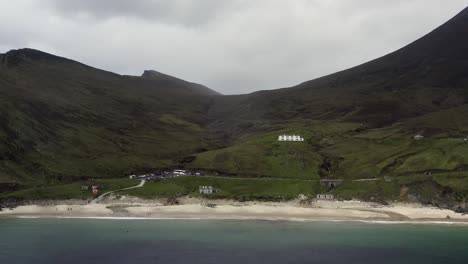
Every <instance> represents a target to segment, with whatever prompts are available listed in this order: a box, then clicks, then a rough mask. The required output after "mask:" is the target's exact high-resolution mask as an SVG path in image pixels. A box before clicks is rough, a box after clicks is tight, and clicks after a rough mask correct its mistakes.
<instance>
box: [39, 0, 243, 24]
mask: <svg viewBox="0 0 468 264" xmlns="http://www.w3.org/2000/svg"><path fill="white" fill-rule="evenodd" d="M47 1H49V4H51V6H52V7H53V8H55V9H56V10H57V11H58V12H59V14H62V15H64V16H66V17H69V16H72V17H77V16H80V15H88V16H91V17H92V18H94V19H97V20H102V19H111V18H115V17H133V18H138V19H145V20H153V21H161V22H164V23H169V24H181V25H183V26H188V27H193V26H198V25H202V24H205V23H208V22H210V21H212V20H213V19H215V18H217V17H218V16H219V15H222V14H223V13H224V12H226V11H232V8H235V7H236V5H235V1H220V0H200V1H193V0H170V1H167V0H138V1H130V0H99V1H97V0H81V1H64V0H47Z"/></svg>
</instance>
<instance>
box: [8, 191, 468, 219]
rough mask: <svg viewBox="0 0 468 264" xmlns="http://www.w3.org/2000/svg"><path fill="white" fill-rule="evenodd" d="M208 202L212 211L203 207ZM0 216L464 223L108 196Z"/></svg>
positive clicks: (349, 208)
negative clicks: (94, 200)
mask: <svg viewBox="0 0 468 264" xmlns="http://www.w3.org/2000/svg"><path fill="white" fill-rule="evenodd" d="M209 203H213V204H216V206H215V207H209V206H207V205H208V204H209ZM0 217H64V218H115V219H118V218H136V219H138V218H142V219H151V218H154V219H236V220H243V219H245V220H281V221H369V222H381V223H386V222H388V223H445V224H454V223H459V224H468V215H464V214H460V213H456V212H454V211H451V210H446V209H439V208H436V207H427V206H423V205H420V204H403V203H395V204H390V205H386V206H383V205H379V204H375V203H367V202H360V201H312V202H310V203H308V204H304V203H301V202H300V201H297V200H295V201H291V202H284V203H275V202H237V201H228V200H217V201H207V200H202V199H195V198H181V199H179V205H164V203H163V201H159V200H141V199H136V198H131V197H123V198H120V199H116V198H115V197H109V198H108V199H105V200H103V201H102V202H101V203H98V204H85V205H84V204H80V203H78V202H73V201H55V202H51V203H49V205H26V206H19V207H17V208H14V209H4V210H3V211H0Z"/></svg>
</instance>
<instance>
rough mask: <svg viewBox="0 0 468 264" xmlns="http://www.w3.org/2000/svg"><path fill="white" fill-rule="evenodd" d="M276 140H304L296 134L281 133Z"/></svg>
mask: <svg viewBox="0 0 468 264" xmlns="http://www.w3.org/2000/svg"><path fill="white" fill-rule="evenodd" d="M278 141H304V138H303V137H301V136H298V135H281V136H279V137H278Z"/></svg>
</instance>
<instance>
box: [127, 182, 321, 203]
mask: <svg viewBox="0 0 468 264" xmlns="http://www.w3.org/2000/svg"><path fill="white" fill-rule="evenodd" d="M201 185H210V186H213V188H215V189H216V190H217V192H216V193H213V194H211V195H207V196H205V195H201V194H200V193H199V190H198V188H199V186H201ZM320 191H321V187H320V185H319V183H318V182H316V181H303V180H271V179H235V178H233V179H226V178H207V177H206V178H203V177H199V178H196V177H179V178H171V179H167V180H163V181H160V182H151V183H147V184H145V186H144V187H143V188H138V189H132V190H128V191H124V192H123V193H125V194H128V195H133V196H138V197H142V198H146V199H151V198H165V197H180V196H192V197H200V196H204V197H208V198H215V199H221V198H223V199H236V200H290V199H294V198H297V196H298V195H299V194H304V195H308V196H315V194H317V193H319V192H320Z"/></svg>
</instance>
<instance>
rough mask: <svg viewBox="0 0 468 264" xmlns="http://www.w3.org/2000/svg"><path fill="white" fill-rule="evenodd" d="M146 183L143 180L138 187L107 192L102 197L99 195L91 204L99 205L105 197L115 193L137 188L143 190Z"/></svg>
mask: <svg viewBox="0 0 468 264" xmlns="http://www.w3.org/2000/svg"><path fill="white" fill-rule="evenodd" d="M145 182H146V180H141V182H140V183H139V184H138V185H136V186H132V187H127V188H122V189H118V190H113V191H109V192H105V193H103V194H101V195H99V196H98V197H97V198H96V199H94V200H92V201H91V203H92V204H97V203H99V202H100V201H101V200H102V199H104V197H106V196H107V195H109V194H111V193H114V192H119V191H125V190H131V189H136V188H141V187H143V185H145Z"/></svg>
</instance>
